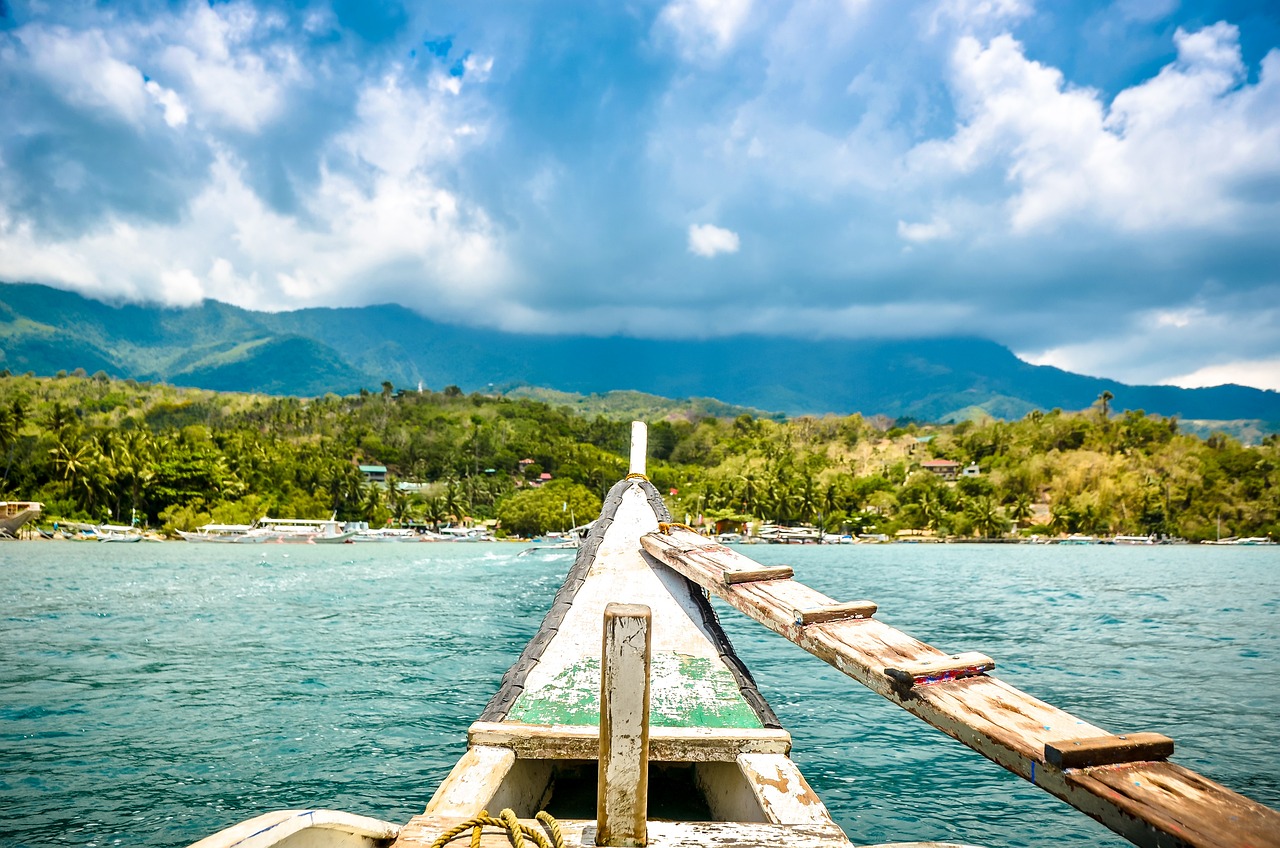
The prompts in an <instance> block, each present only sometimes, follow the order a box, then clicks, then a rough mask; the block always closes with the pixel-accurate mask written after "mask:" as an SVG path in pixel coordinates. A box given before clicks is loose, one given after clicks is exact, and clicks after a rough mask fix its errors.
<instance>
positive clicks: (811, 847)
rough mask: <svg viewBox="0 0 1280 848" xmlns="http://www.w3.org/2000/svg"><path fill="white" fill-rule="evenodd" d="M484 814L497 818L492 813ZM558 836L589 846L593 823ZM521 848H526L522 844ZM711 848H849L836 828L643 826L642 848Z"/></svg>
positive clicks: (493, 845) (426, 820) (424, 838)
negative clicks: (645, 837)
mask: <svg viewBox="0 0 1280 848" xmlns="http://www.w3.org/2000/svg"><path fill="white" fill-rule="evenodd" d="M490 813H491V814H492V815H494V816H495V817H496V816H497V812H496V811H493V810H491V811H490ZM464 821H466V819H458V818H446V817H442V816H417V817H415V818H414V819H412V820H411V821H410V822H409V823H408V824H406V825H405V826H404V827H403V828H402V829H401V831H400V837H399V839H397V840H396V841H395V843H394V846H393V848H428V846H430V845H431V844H432V843H434V842H435V840H436V839H437V838H438V837H439V836H440V835H441V834H442V833H444V832H445V831H447V830H449V829H450V828H452V827H454V826H455V825H459V824H462V823H463V822H464ZM520 822H521V823H522V824H525V825H528V826H529V827H531V828H533V829H534V830H537V831H539V832H545V831H544V830H543V828H542V825H541V824H539V823H538V822H537V821H535V820H533V819H520ZM559 825H560V831H561V833H563V834H564V843H565V845H571V846H582V845H592V844H594V843H595V838H596V837H595V830H596V823H595V822H593V821H589V820H582V819H561V820H560V821H559ZM470 838H471V833H470V831H467V832H466V833H464V834H462V835H461V836H459V837H458V839H457V840H456V841H455V842H451V843H449V844H450V845H451V846H465V845H467V844H468V842H469V840H470ZM525 844H526V845H528V844H530V840H528V839H527V838H526V841H525ZM480 845H481V848H510V846H511V843H510V841H508V839H507V835H506V833H505V832H504V831H501V830H498V829H497V828H485V829H484V831H483V836H482V838H481V840H480ZM711 845H720V846H725V848H780V846H785V848H852V846H851V844H850V843H849V840H848V839H847V838H846V837H845V835H844V832H843V831H842V830H840V828H839V826H838V825H835V824H833V823H830V822H828V823H826V824H762V823H754V822H673V821H651V822H649V843H648V848H707V846H711Z"/></svg>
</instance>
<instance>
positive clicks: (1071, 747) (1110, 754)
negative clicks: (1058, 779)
mask: <svg viewBox="0 0 1280 848" xmlns="http://www.w3.org/2000/svg"><path fill="white" fill-rule="evenodd" d="M1171 756H1173V740H1172V739H1170V738H1169V737H1168V736H1162V735H1161V734H1159V733H1126V734H1124V735H1120V736H1092V737H1089V738H1087V739H1064V740H1062V741H1061V742H1046V743H1045V746H1044V759H1045V762H1047V763H1049V764H1050V765H1052V766H1057V767H1058V768H1087V767H1089V766H1111V765H1115V764H1117V763H1135V762H1141V761H1146V760H1167V759H1168V758H1169V757H1171Z"/></svg>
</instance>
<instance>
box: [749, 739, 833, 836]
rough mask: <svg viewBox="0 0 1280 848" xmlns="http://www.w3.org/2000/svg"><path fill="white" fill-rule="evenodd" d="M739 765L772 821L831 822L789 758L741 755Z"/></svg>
mask: <svg viewBox="0 0 1280 848" xmlns="http://www.w3.org/2000/svg"><path fill="white" fill-rule="evenodd" d="M738 767H739V768H740V769H741V770H742V775H743V777H745V778H746V779H747V785H748V786H750V787H751V791H752V792H753V793H754V794H755V796H756V801H757V802H758V803H759V804H760V809H762V810H763V811H764V814H765V815H766V816H768V818H769V821H771V822H779V823H782V824H830V823H831V814H830V813H829V812H827V808H826V805H825V804H823V803H822V801H821V800H820V799H819V798H818V796H817V794H815V793H814V791H813V789H812V788H810V786H809V783H808V782H807V781H806V780H805V779H804V776H803V775H801V774H800V769H798V768H796V764H795V763H793V762H792V761H791V758H790V757H785V756H783V755H781V754H742V755H741V756H739V757H738Z"/></svg>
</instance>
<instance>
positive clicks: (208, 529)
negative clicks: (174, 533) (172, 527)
mask: <svg viewBox="0 0 1280 848" xmlns="http://www.w3.org/2000/svg"><path fill="white" fill-rule="evenodd" d="M252 529H253V525H252V524H206V525H204V526H203V527H199V528H197V529H195V530H179V531H178V535H179V536H180V537H182V538H183V539H184V540H186V541H188V542H213V543H218V544H224V545H225V544H228V543H232V542H239V541H240V540H241V538H242V537H243V536H244V535H245V534H247V533H248V532H249V531H250V530H252Z"/></svg>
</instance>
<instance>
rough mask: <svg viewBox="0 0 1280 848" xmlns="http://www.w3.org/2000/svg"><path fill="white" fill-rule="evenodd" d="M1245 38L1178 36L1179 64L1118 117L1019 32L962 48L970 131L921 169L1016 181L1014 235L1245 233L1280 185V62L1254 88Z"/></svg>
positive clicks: (1121, 105) (958, 60)
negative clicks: (1263, 193) (1075, 224)
mask: <svg viewBox="0 0 1280 848" xmlns="http://www.w3.org/2000/svg"><path fill="white" fill-rule="evenodd" d="M1239 37H1240V34H1239V31H1238V29H1237V28H1236V27H1234V26H1231V25H1229V24H1226V23H1218V24H1214V25H1212V26H1209V27H1206V28H1204V29H1201V30H1198V31H1196V32H1186V31H1184V30H1181V29H1179V30H1178V31H1177V33H1176V35H1175V36H1174V41H1175V44H1176V46H1177V48H1178V58H1177V60H1176V61H1175V62H1173V63H1171V64H1170V65H1168V66H1166V67H1165V68H1164V69H1162V70H1161V71H1160V73H1159V74H1158V75H1157V76H1156V77H1154V78H1152V79H1150V80H1147V81H1145V82H1143V83H1140V84H1138V85H1135V86H1132V87H1130V88H1128V89H1125V90H1123V91H1121V92H1120V93H1119V94H1117V95H1116V97H1115V98H1114V99H1113V101H1112V102H1111V103H1110V104H1109V105H1108V104H1107V103H1105V102H1104V100H1103V98H1102V96H1101V95H1100V94H1099V93H1098V92H1097V91H1094V90H1092V89H1087V88H1077V87H1074V86H1072V85H1070V84H1069V83H1067V82H1066V80H1065V79H1064V77H1063V74H1062V72H1061V71H1060V70H1058V69H1057V68H1054V67H1051V66H1048V65H1044V64H1042V63H1040V62H1036V61H1034V60H1031V59H1028V58H1027V56H1026V55H1025V53H1024V49H1023V46H1022V45H1021V44H1020V43H1019V42H1017V41H1016V40H1015V39H1014V38H1013V37H1012V36H1010V35H1008V34H1005V35H1000V36H997V37H996V38H993V39H992V40H991V41H990V42H988V43H987V44H985V45H984V44H982V43H981V42H979V41H978V40H977V39H975V38H972V37H964V38H961V39H960V41H959V43H958V46H957V47H956V50H955V52H954V54H953V59H952V65H953V77H952V86H953V89H954V93H955V100H956V105H957V110H958V112H959V113H960V115H961V123H960V125H959V127H958V128H957V130H956V132H955V134H954V135H953V136H951V137H950V138H948V139H945V140H941V141H930V142H926V143H924V144H921V145H919V146H917V147H916V148H915V149H914V150H913V151H912V152H911V154H910V156H909V162H910V164H911V165H912V166H913V167H914V168H915V169H917V170H919V171H921V172H924V173H929V174H933V175H935V176H937V175H942V176H945V175H946V174H948V173H950V174H951V175H955V176H962V175H967V174H972V173H973V172H975V171H977V170H978V169H980V168H984V167H994V168H1001V169H1003V170H1004V173H1005V177H1006V181H1007V183H1008V184H1009V185H1010V186H1011V187H1012V194H1011V195H1010V196H1009V197H1008V203H1007V212H1008V219H1009V223H1010V224H1011V226H1012V228H1013V230H1014V231H1015V232H1023V233H1025V232H1028V231H1032V230H1036V229H1043V228H1046V227H1052V226H1054V225H1057V224H1059V223H1062V222H1064V221H1069V220H1103V221H1108V222H1110V223H1112V224H1115V225H1117V226H1119V227H1121V228H1124V229H1126V230H1130V231H1149V230H1157V229H1166V228H1170V227H1206V226H1208V227H1221V226H1228V225H1232V224H1236V223H1239V221H1241V220H1242V219H1244V218H1246V217H1247V216H1249V215H1250V213H1251V212H1252V211H1254V209H1253V207H1254V205H1255V204H1256V200H1255V199H1251V198H1250V197H1249V195H1248V193H1247V192H1243V191H1242V187H1243V186H1247V185H1250V184H1258V183H1264V184H1265V183H1266V182H1268V181H1274V180H1276V179H1280V51H1272V52H1271V53H1269V54H1268V55H1267V56H1266V57H1265V58H1264V59H1263V61H1262V67H1261V71H1260V73H1259V75H1258V80H1257V82H1256V83H1249V82H1247V78H1246V73H1245V67H1244V64H1243V62H1242V60H1241V54H1240V44H1239ZM1271 202H1272V204H1273V205H1274V198H1273V199H1272V201H1271Z"/></svg>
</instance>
